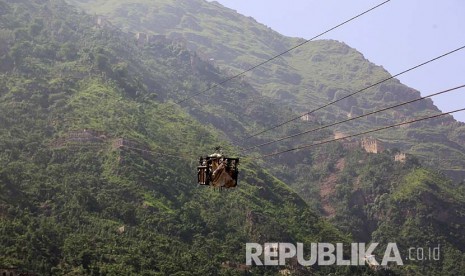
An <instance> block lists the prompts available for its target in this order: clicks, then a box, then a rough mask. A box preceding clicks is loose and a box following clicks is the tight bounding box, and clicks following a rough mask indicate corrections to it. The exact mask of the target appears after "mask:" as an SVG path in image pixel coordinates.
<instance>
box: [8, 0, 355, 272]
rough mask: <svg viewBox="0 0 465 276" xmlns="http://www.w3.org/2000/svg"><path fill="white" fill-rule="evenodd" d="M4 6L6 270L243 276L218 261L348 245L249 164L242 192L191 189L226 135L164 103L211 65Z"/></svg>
mask: <svg viewBox="0 0 465 276" xmlns="http://www.w3.org/2000/svg"><path fill="white" fill-rule="evenodd" d="M0 4H1V5H0V7H1V11H2V12H1V14H0V15H1V17H0V26H1V33H0V35H1V38H2V39H1V40H0V41H1V55H0V68H1V79H0V80H1V90H0V96H1V102H0V104H1V108H0V122H1V127H0V137H1V139H0V147H1V151H0V152H1V157H0V162H1V163H0V189H1V194H0V220H1V224H0V244H1V247H2V254H1V255H0V266H1V267H18V268H21V269H23V270H27V271H33V272H35V273H37V274H39V275H50V274H53V275H63V274H66V275H83V274H93V275H130V274H132V275H136V274H137V275H158V274H160V275H174V274H175V273H180V274H183V273H184V274H183V275H185V274H186V273H190V274H193V275H207V274H218V273H230V274H238V273H240V272H238V270H237V268H236V267H235V266H233V265H231V267H228V266H227V265H224V263H226V262H229V264H235V263H237V264H243V263H244V259H245V256H244V254H245V243H246V242H251V241H256V242H263V241H268V240H287V241H297V240H298V241H306V242H310V241H334V242H335V241H347V238H346V237H345V236H344V235H342V234H341V233H340V232H338V231H336V230H335V229H334V227H332V226H330V225H329V224H328V223H326V222H325V221H324V220H322V219H321V218H319V217H317V216H316V215H315V213H313V212H312V211H311V210H309V209H308V206H307V204H306V203H305V202H304V201H303V200H302V199H301V198H300V197H299V196H298V195H297V194H295V193H294V192H293V191H292V190H291V189H289V188H288V187H287V186H286V185H285V184H284V183H282V182H281V181H279V180H278V179H276V178H274V177H273V176H272V175H270V174H269V173H268V172H266V170H265V169H263V168H262V167H260V166H259V165H258V164H257V162H256V161H254V160H253V159H251V158H245V159H243V160H242V162H241V179H240V186H239V188H238V189H236V190H234V191H231V192H223V193H219V192H218V191H216V190H213V189H204V188H201V187H197V186H196V183H195V177H196V170H195V165H196V163H195V161H196V156H198V155H201V154H205V153H211V151H212V150H213V149H212V147H214V146H216V145H218V144H223V145H225V144H224V142H221V140H220V138H219V137H220V136H221V135H222V134H221V132H219V131H216V130H214V129H213V128H212V127H211V126H209V125H205V124H200V123H199V122H198V121H196V120H194V119H192V118H191V116H189V115H188V114H186V113H185V112H183V111H181V110H178V109H176V108H172V107H170V106H169V105H166V104H162V103H161V102H160V100H159V99H163V98H166V97H168V96H169V97H173V98H175V97H176V91H177V92H178V93H179V95H181V93H182V92H183V91H182V90H184V89H186V88H185V87H186V86H187V87H190V86H206V85H208V84H209V82H208V80H210V81H216V78H218V77H220V75H219V72H218V71H217V70H216V69H215V68H213V67H212V66H210V67H208V64H207V63H203V65H204V66H207V67H205V68H203V69H199V70H195V69H193V68H192V66H191V65H192V64H191V62H192V61H195V60H196V57H195V55H193V54H190V53H189V52H188V51H187V50H185V49H183V48H182V46H180V45H178V44H177V43H174V42H172V41H168V40H167V41H160V42H158V43H155V44H153V45H152V47H151V48H145V49H140V48H138V46H137V45H136V42H135V41H134V39H133V37H132V36H129V35H127V34H124V33H122V32H120V31H118V30H116V29H112V28H105V29H101V28H99V27H98V26H97V25H96V21H95V20H94V19H95V18H94V17H93V16H88V15H85V14H83V13H80V12H78V11H76V9H73V8H71V7H70V6H67V5H65V4H64V3H62V2H61V1H52V2H49V1H14V2H6V1H1V2H0ZM155 53H156V54H155ZM199 63H200V61H199ZM202 70H205V71H202ZM237 85H240V84H237ZM231 89H232V88H231ZM235 95H236V96H240V94H235ZM169 107H170V108H171V109H169V110H167V108H169ZM192 108H195V106H193V107H192ZM119 141H123V142H122V143H123V145H128V144H129V145H132V148H131V147H125V146H121V143H119ZM225 146H226V145H225ZM144 150H145V151H144ZM225 150H226V151H228V152H229V153H230V154H234V153H235V151H234V149H233V148H232V147H226V149H225ZM249 269H251V268H249ZM309 269H312V268H309ZM253 270H256V271H257V273H259V274H261V273H263V272H260V271H261V270H260V269H259V268H256V269H255V268H254V269H252V271H253ZM273 270H274V269H270V271H273ZM318 270H320V272H321V273H326V272H328V271H335V270H336V268H327V269H326V268H325V269H317V271H318ZM183 271H184V272H183Z"/></svg>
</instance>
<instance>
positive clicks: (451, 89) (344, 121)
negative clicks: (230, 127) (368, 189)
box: [242, 84, 465, 151]
mask: <svg viewBox="0 0 465 276" xmlns="http://www.w3.org/2000/svg"><path fill="white" fill-rule="evenodd" d="M463 87H465V84H464V85H460V86H457V87H454V88H450V89H447V90H443V91H441V92H437V93H433V94H430V95H427V96H424V97H420V98H417V99H413V100H410V101H406V102H403V103H399V104H395V105H391V106H389V107H385V108H382V109H378V110H375V111H372V112H369V113H366V114H363V115H360V116H356V117H352V118H349V119H346V120H342V121H339V122H335V123H332V124H329V125H324V126H320V127H317V128H313V129H310V130H306V131H303V132H299V133H296V134H293V135H289V136H285V137H281V138H278V139H275V140H272V141H269V142H266V143H262V144H258V145H255V146H252V147H248V148H244V149H242V151H246V150H251V149H255V148H260V147H263V146H267V145H271V144H274V143H277V142H280V141H284V140H287V139H291V138H295V137H298V136H301V135H303V134H308V133H312V132H315V131H319V130H323V129H326V128H329V127H333V126H336V125H340V124H343V123H347V122H350V121H354V120H357V119H360V118H363V117H367V116H370V115H373V114H377V113H380V112H383V111H386V110H390V109H394V108H397V107H400V106H403V105H407V104H410V103H414V102H418V101H421V100H425V99H428V98H431V97H434V96H438V95H441V94H445V93H449V92H452V91H455V90H457V89H460V88H463Z"/></svg>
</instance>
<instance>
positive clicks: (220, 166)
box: [197, 153, 239, 188]
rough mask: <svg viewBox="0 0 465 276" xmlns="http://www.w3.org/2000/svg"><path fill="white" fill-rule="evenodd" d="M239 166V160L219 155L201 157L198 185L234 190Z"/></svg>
mask: <svg viewBox="0 0 465 276" xmlns="http://www.w3.org/2000/svg"><path fill="white" fill-rule="evenodd" d="M238 165H239V158H229V157H225V156H223V155H222V154H219V153H214V154H211V155H209V156H207V157H200V160H199V166H198V167H197V179H198V183H199V184H200V185H206V186H213V187H217V188H234V187H236V186H237V175H238V174H239V171H238V169H237V166H238Z"/></svg>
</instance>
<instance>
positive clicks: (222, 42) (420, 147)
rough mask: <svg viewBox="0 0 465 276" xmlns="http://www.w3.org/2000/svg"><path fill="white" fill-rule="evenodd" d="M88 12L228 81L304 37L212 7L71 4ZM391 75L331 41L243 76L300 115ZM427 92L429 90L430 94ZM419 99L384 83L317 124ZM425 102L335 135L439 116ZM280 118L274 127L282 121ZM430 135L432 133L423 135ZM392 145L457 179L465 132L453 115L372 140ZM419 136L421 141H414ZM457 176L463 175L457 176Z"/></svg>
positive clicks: (104, 0) (199, 3)
mask: <svg viewBox="0 0 465 276" xmlns="http://www.w3.org/2000/svg"><path fill="white" fill-rule="evenodd" d="M69 2H71V3H73V4H76V5H78V6H80V7H82V8H84V9H85V10H87V11H89V12H95V13H97V14H102V15H105V16H106V18H107V19H108V20H109V21H111V22H113V23H114V24H116V25H117V26H118V27H120V28H122V29H123V30H127V31H132V32H145V33H147V34H163V35H166V36H167V37H169V38H173V39H178V40H180V41H183V42H184V43H185V44H186V45H187V46H188V48H189V49H191V50H195V51H196V52H197V53H199V55H200V56H202V57H204V58H205V59H212V60H214V62H215V64H218V65H219V66H220V67H221V68H223V69H225V70H229V72H230V73H229V74H231V75H233V74H236V73H238V72H241V71H242V70H246V69H249V68H251V67H252V66H254V65H256V64H258V63H260V62H262V61H264V60H266V59H267V58H270V57H272V56H274V55H276V54H279V53H281V52H282V51H284V50H287V49H289V48H291V47H292V46H294V45H297V44H298V43H300V42H302V39H298V38H288V37H285V36H282V35H280V34H278V33H277V32H275V31H273V30H271V29H270V28H268V27H266V26H264V25H262V24H259V23H257V22H256V21H255V20H254V19H253V18H250V17H245V16H242V15H240V14H238V13H236V12H235V11H234V10H231V9H228V8H225V7H223V6H222V5H220V4H219V3H217V2H206V1H203V0H195V1H183V0H177V1H161V0H160V1H145V0H136V1H131V2H130V3H128V2H127V1H123V0H99V1H92V2H88V1H83V0H70V1H69ZM389 77H390V74H389V73H388V72H386V71H385V70H384V69H383V68H382V67H379V66H376V65H374V64H372V63H371V62H369V61H368V60H366V59H365V58H364V57H363V55H362V54H361V53H359V52H357V51H356V50H354V49H352V48H350V47H349V46H347V45H345V44H343V43H340V42H337V41H328V40H323V41H314V42H310V43H308V44H306V45H305V46H303V47H300V48H298V49H296V50H294V51H292V52H290V53H288V54H286V55H284V56H282V57H280V58H278V59H276V60H274V61H272V62H270V63H267V64H266V65H264V66H261V67H259V68H257V69H255V70H253V71H252V72H250V73H248V74H247V77H246V80H247V81H248V82H249V83H250V84H252V86H253V87H254V88H256V89H257V90H258V91H259V92H260V93H263V94H265V95H269V96H271V97H273V98H274V99H275V100H276V102H277V103H279V104H285V105H289V106H290V107H292V108H293V109H294V110H296V111H297V112H306V111H309V110H312V109H314V108H316V107H319V106H321V105H322V104H325V103H328V102H329V101H333V100H336V99H339V98H341V97H343V96H345V95H347V94H349V93H351V92H355V91H358V90H360V89H363V88H365V87H367V86H369V85H372V84H374V83H377V82H378V81H380V80H383V79H386V78H389ZM432 92H433V91H432ZM417 97H420V93H419V92H418V91H415V90H414V89H411V88H409V87H406V86H405V85H403V84H401V83H400V82H399V81H398V80H390V81H387V82H385V83H383V84H381V85H378V86H375V87H373V88H370V89H368V90H367V91H364V92H363V93H361V94H359V95H357V96H354V97H351V98H349V99H347V100H343V101H341V102H339V103H337V104H335V105H334V106H332V107H330V108H328V109H325V110H321V111H318V112H317V113H316V115H317V120H318V121H319V122H322V123H332V122H334V121H338V120H341V119H345V118H347V116H349V115H352V116H353V115H359V114H363V113H367V112H369V111H372V110H375V109H379V108H381V107H386V106H390V105H393V104H396V103H400V102H403V101H407V100H411V99H414V98H417ZM438 112H439V110H438V109H437V107H436V106H434V105H433V103H432V101H431V100H425V101H422V102H417V103H415V104H410V105H407V106H405V107H401V108H397V109H395V110H393V111H390V112H385V113H380V114H377V115H372V116H370V117H368V118H367V119H366V120H359V121H358V122H353V123H348V124H345V125H344V126H340V127H339V128H340V130H341V131H347V132H351V131H353V130H354V129H357V130H365V129H367V128H372V127H374V126H381V125H388V124H394V123H399V122H402V121H405V120H408V119H411V118H414V117H418V116H424V115H427V114H429V115H430V114H435V113H438ZM282 120H283V119H281V120H280V121H282ZM426 133H430V135H425V134H426ZM377 136H378V137H379V138H382V139H383V140H384V141H385V143H386V144H387V145H389V146H390V147H397V148H400V149H402V150H404V151H407V152H409V153H412V154H415V155H418V156H419V157H420V158H421V159H422V160H423V161H424V162H429V164H430V165H431V166H433V167H438V166H439V167H440V168H442V169H444V171H446V172H447V171H450V169H451V168H453V171H452V172H451V174H450V175H454V176H456V179H458V180H461V179H463V177H464V175H463V171H464V168H465V162H464V161H463V160H465V158H464V155H465V150H464V141H465V140H464V139H465V138H464V137H465V126H464V124H463V123H459V122H456V121H455V120H454V119H453V118H452V117H451V116H447V117H444V118H441V119H437V120H431V121H429V122H424V123H420V124H417V125H416V127H412V126H410V127H409V128H406V129H393V130H391V131H390V132H389V133H388V132H385V133H382V134H377ZM419 137H421V139H422V141H421V143H418V139H419ZM461 172H462V173H461Z"/></svg>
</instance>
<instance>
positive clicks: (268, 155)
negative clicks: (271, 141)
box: [261, 108, 465, 158]
mask: <svg viewBox="0 0 465 276" xmlns="http://www.w3.org/2000/svg"><path fill="white" fill-rule="evenodd" d="M460 111H465V108H462V109H457V110H454V111H449V112H446V113H441V114H436V115H432V116H427V117H422V118H418V119H414V120H410V121H407V122H402V123H398V124H394V125H389V126H384V127H380V128H376V129H372V130H368V131H364V132H360V133H356V134H352V135H348V136H344V137H340V138H335V139H331V140H325V141H321V142H317V143H314V144H308V145H301V146H298V147H294V148H291V149H287V150H283V151H278V152H274V153H270V154H265V155H262V156H261V157H262V158H267V157H272V156H276V155H280V154H283V153H287V152H291V151H296V150H300V149H305V148H310V147H315V146H319V145H323V144H328V143H331V142H335V141H339V140H344V139H348V138H352V137H357V136H361V135H365V134H369V133H373V132H377V131H381V130H385V129H389V128H394V127H398V126H402V125H407V124H411V123H415V122H420V121H424V120H429V119H433V118H438V117H442V116H445V115H449V114H453V113H457V112H460Z"/></svg>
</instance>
